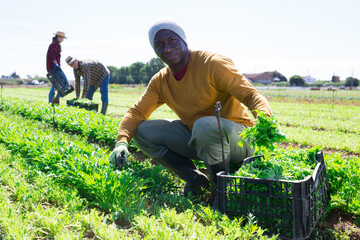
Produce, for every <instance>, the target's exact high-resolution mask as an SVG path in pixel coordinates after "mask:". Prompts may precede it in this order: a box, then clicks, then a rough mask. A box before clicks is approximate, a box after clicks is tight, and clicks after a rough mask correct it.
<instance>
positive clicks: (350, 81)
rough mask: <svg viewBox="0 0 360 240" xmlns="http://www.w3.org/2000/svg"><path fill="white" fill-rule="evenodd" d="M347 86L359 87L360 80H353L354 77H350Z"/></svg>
mask: <svg viewBox="0 0 360 240" xmlns="http://www.w3.org/2000/svg"><path fill="white" fill-rule="evenodd" d="M345 86H346V87H351V86H353V87H357V86H359V79H357V78H353V77H348V78H347V79H346V83H345Z"/></svg>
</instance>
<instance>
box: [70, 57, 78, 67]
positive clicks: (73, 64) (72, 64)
mask: <svg viewBox="0 0 360 240" xmlns="http://www.w3.org/2000/svg"><path fill="white" fill-rule="evenodd" d="M70 67H72V68H73V69H78V68H79V61H78V60H77V59H75V60H74V61H73V62H72V63H71V64H70Z"/></svg>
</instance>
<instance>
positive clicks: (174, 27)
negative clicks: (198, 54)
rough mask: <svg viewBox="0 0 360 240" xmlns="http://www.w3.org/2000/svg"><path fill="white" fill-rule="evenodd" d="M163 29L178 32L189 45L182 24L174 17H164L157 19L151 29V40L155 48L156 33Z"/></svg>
mask: <svg viewBox="0 0 360 240" xmlns="http://www.w3.org/2000/svg"><path fill="white" fill-rule="evenodd" d="M162 29H167V30H171V31H173V32H174V33H176V34H177V35H178V36H179V37H180V38H181V39H182V40H183V41H184V43H185V44H186V45H187V41H186V36H185V32H184V30H183V29H182V28H181V27H180V25H179V24H178V23H177V22H176V21H175V20H174V19H172V18H169V17H162V18H160V19H158V20H157V21H155V22H154V23H153V25H152V26H151V27H150V29H149V40H150V44H151V46H152V47H153V48H154V39H155V35H156V33H157V32H158V31H160V30H162Z"/></svg>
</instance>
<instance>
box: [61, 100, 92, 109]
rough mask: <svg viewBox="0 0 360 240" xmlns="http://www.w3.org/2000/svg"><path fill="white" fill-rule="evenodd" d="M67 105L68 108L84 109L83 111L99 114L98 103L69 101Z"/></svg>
mask: <svg viewBox="0 0 360 240" xmlns="http://www.w3.org/2000/svg"><path fill="white" fill-rule="evenodd" d="M66 104H67V105H68V106H73V107H79V108H83V109H86V110H90V111H95V112H97V111H98V110H99V104H97V103H92V104H87V103H80V102H72V101H71V100H67V101H66Z"/></svg>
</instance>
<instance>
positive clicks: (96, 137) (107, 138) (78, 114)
mask: <svg viewBox="0 0 360 240" xmlns="http://www.w3.org/2000/svg"><path fill="white" fill-rule="evenodd" d="M0 110H8V111H10V112H12V113H16V114H20V115H22V116H25V117H27V118H29V119H34V120H40V121H42V122H45V123H47V124H52V123H53V120H54V122H55V125H56V126H57V127H58V128H60V129H63V130H66V131H69V132H74V133H78V134H81V135H83V136H85V137H87V138H88V139H89V140H90V141H96V142H99V143H103V144H105V145H107V146H112V147H113V146H114V145H115V142H116V136H117V129H118V127H119V123H120V120H121V119H116V118H110V117H105V116H103V115H101V114H98V113H95V112H92V111H87V110H83V109H77V108H70V107H64V106H59V107H56V108H55V115H54V112H53V108H52V106H51V105H50V104H42V103H39V102H30V103H29V102H25V101H23V100H19V99H15V98H7V99H5V100H4V101H2V102H0Z"/></svg>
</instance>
